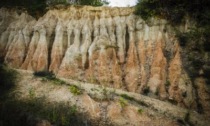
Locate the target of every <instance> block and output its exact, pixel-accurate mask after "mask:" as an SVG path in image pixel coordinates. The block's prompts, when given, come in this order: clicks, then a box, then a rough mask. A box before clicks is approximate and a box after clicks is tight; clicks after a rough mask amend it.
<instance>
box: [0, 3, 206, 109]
mask: <svg viewBox="0 0 210 126" xmlns="http://www.w3.org/2000/svg"><path fill="white" fill-rule="evenodd" d="M133 11H134V8H107V7H88V6H84V7H80V6H79V7H76V6H70V7H67V8H62V9H50V10H49V11H48V12H47V13H46V14H45V15H44V16H43V17H41V18H39V19H38V20H35V19H34V18H32V17H31V16H29V15H28V14H27V13H25V12H22V13H21V14H18V13H17V11H14V10H8V9H4V8H2V9H1V10H0V52H1V53H0V56H1V57H2V58H3V59H4V62H5V63H6V64H8V65H10V66H12V67H14V68H20V69H26V70H32V71H53V72H54V73H55V74H56V75H57V76H62V77H66V78H72V79H77V80H81V81H87V82H91V83H95V84H100V85H104V86H108V87H114V88H120V89H124V90H127V91H130V92H136V93H141V94H147V95H148V96H150V97H154V98H157V99H161V100H165V101H173V102H174V103H175V104H177V105H179V106H182V107H185V108H191V109H194V110H198V109H200V108H199V107H201V106H204V107H203V109H204V111H203V112H206V113H208V112H209V110H208V109H209V108H210V104H209V99H210V96H209V94H208V92H207V91H208V90H207V87H206V84H205V81H203V80H202V78H200V79H197V80H196V82H192V81H191V79H190V77H189V75H188V74H187V72H186V71H185V70H184V69H183V63H182V60H181V54H180V52H181V48H180V46H179V43H178V41H177V39H176V37H175V34H174V31H173V28H172V27H171V26H170V25H168V24H167V22H166V21H164V20H158V19H155V20H151V22H150V23H149V25H148V24H147V23H145V22H144V21H143V20H142V19H141V18H140V17H137V16H135V15H134V14H133ZM201 81H202V85H201V84H199V86H198V89H197V88H195V87H196V86H193V85H195V84H194V83H196V84H197V83H201ZM204 90H205V91H204ZM200 95H204V96H205V98H204V97H202V98H201V97H200Z"/></svg>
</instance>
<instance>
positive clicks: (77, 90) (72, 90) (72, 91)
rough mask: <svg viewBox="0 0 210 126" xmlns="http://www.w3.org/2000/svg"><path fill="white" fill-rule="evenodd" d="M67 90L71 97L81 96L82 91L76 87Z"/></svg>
mask: <svg viewBox="0 0 210 126" xmlns="http://www.w3.org/2000/svg"><path fill="white" fill-rule="evenodd" d="M69 90H70V92H71V93H72V94H73V95H80V94H82V91H81V90H80V89H79V87H77V86H76V85H71V86H69Z"/></svg>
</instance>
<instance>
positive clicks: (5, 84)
mask: <svg viewBox="0 0 210 126" xmlns="http://www.w3.org/2000/svg"><path fill="white" fill-rule="evenodd" d="M0 77H1V79H0V95H3V94H4V93H7V92H8V91H9V90H10V89H12V88H13V87H14V86H15V83H16V81H17V77H18V73H17V72H16V71H15V70H13V69H10V68H8V67H7V66H6V65H2V64H0Z"/></svg>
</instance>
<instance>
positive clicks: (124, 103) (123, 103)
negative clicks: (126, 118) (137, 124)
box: [118, 97, 128, 108]
mask: <svg viewBox="0 0 210 126" xmlns="http://www.w3.org/2000/svg"><path fill="white" fill-rule="evenodd" d="M118 102H119V104H120V106H121V107H122V108H124V107H125V106H127V104H128V102H127V101H126V100H125V99H124V98H122V97H120V98H119V101H118Z"/></svg>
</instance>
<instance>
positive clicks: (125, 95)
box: [120, 94, 135, 101]
mask: <svg viewBox="0 0 210 126" xmlns="http://www.w3.org/2000/svg"><path fill="white" fill-rule="evenodd" d="M120 96H121V97H123V98H124V99H128V100H130V101H135V99H134V98H133V97H130V96H128V95H127V94H121V95H120Z"/></svg>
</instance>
